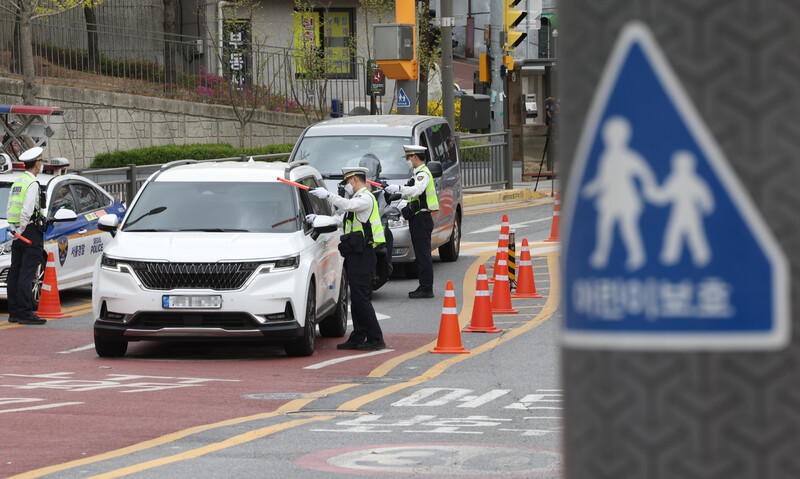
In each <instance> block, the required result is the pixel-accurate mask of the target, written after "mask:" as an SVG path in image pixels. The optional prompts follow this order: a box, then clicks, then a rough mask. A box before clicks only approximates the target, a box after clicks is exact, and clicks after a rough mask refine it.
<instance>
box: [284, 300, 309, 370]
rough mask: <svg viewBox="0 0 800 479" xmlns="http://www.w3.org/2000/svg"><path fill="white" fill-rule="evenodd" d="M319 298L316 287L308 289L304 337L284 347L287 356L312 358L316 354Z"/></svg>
mask: <svg viewBox="0 0 800 479" xmlns="http://www.w3.org/2000/svg"><path fill="white" fill-rule="evenodd" d="M316 298H317V296H316V294H315V292H314V286H313V285H311V286H309V287H308V297H307V298H306V321H305V325H304V326H303V335H302V336H300V337H299V338H297V339H295V340H294V341H290V342H288V343H286V344H285V345H284V347H283V348H284V350H285V351H286V355H287V356H289V357H293V358H296V357H300V356H311V355H312V354H314V346H315V345H316V342H317V324H316V319H317V299H316Z"/></svg>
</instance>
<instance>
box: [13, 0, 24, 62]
mask: <svg viewBox="0 0 800 479" xmlns="http://www.w3.org/2000/svg"><path fill="white" fill-rule="evenodd" d="M21 59H22V50H21V49H20V46H19V7H17V13H16V18H15V22H14V33H13V36H12V47H11V71H12V72H14V73H20V72H22V61H21Z"/></svg>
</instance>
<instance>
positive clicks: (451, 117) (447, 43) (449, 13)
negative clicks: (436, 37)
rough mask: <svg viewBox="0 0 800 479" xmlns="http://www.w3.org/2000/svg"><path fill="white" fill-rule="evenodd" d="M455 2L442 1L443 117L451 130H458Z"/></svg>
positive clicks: (450, 0)
mask: <svg viewBox="0 0 800 479" xmlns="http://www.w3.org/2000/svg"><path fill="white" fill-rule="evenodd" d="M452 1H453V0H442V5H441V6H442V15H441V17H440V18H441V22H442V23H441V27H440V28H441V32H442V36H441V41H442V115H443V116H444V117H445V118H446V119H447V122H448V123H450V129H451V130H452V131H455V128H456V109H455V103H454V102H455V100H454V99H453V41H452V32H453V25H454V23H455V19H454V18H453V3H452Z"/></svg>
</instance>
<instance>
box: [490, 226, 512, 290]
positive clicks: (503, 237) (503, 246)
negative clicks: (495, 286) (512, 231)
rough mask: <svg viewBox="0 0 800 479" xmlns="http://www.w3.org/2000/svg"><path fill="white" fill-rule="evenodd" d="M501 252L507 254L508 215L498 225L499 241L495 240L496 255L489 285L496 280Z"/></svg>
mask: <svg viewBox="0 0 800 479" xmlns="http://www.w3.org/2000/svg"><path fill="white" fill-rule="evenodd" d="M501 252H505V253H506V254H508V215H503V223H501V225H500V239H499V240H497V254H496V255H494V268H493V269H492V279H490V280H489V282H490V283H494V282H495V281H496V280H497V262H498V261H499V259H500V253H501ZM506 259H508V257H506ZM506 274H508V273H506Z"/></svg>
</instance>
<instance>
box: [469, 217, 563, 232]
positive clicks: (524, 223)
mask: <svg viewBox="0 0 800 479" xmlns="http://www.w3.org/2000/svg"><path fill="white" fill-rule="evenodd" d="M552 220H553V218H552V217H547V218H539V219H538V220H529V221H522V222H520V223H512V224H509V225H508V227H509V229H512V230H521V229H524V228H526V227H527V226H529V225H532V224H533V223H540V222H542V221H552ZM501 226H502V225H495V226H487V227H486V228H481V229H479V230H475V231H468V232H465V233H464V235H476V234H478V233H492V232H495V231H497V232H498V233H499V232H500V227H501Z"/></svg>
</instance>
